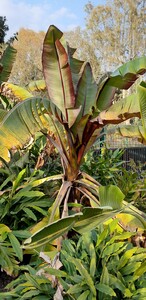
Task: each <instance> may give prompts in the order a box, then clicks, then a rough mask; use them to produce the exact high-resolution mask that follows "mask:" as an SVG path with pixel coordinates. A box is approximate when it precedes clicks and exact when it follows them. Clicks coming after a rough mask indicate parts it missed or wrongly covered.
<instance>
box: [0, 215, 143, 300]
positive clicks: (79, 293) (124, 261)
mask: <svg viewBox="0 0 146 300" xmlns="http://www.w3.org/2000/svg"><path fill="white" fill-rule="evenodd" d="M144 238H145V237H144V236H143V235H142V234H141V235H137V233H136V232H125V231H124V230H121V228H120V227H119V225H118V219H115V220H113V221H110V222H108V223H107V224H105V225H104V226H103V225H101V226H99V228H98V229H96V230H92V231H90V232H89V231H88V232H86V233H84V234H83V235H82V236H80V235H79V236H77V235H76V237H75V239H72V240H70V239H64V240H63V242H62V249H61V252H60V253H57V251H54V252H48V251H46V252H41V253H40V258H41V261H39V264H38V265H37V267H36V269H37V270H34V269H33V268H32V267H30V266H25V267H22V268H21V269H22V272H23V274H22V275H20V276H19V277H18V279H16V280H14V281H13V282H11V283H10V284H9V285H7V289H9V291H8V292H5V293H3V294H0V296H3V297H4V298H5V299H9V298H8V296H10V295H14V296H15V297H17V299H26V298H27V299H29V298H31V299H50V298H49V297H50V294H51V296H52V298H51V299H54V300H55V299H59V300H63V299H66V300H70V299H74V300H78V299H83V300H90V299H92V300H93V299H102V300H106V299H137V300H139V299H140V300H142V299H144V297H145V296H146V285H145V279H146V270H145V265H146V262H145V259H146V248H143V247H144V243H145V241H144ZM134 242H136V243H135V244H134V245H133V243H134ZM42 259H43V261H42ZM36 296H37V297H36ZM33 297H34V298H33ZM47 297H48V298H47ZM12 299H13V298H12Z"/></svg>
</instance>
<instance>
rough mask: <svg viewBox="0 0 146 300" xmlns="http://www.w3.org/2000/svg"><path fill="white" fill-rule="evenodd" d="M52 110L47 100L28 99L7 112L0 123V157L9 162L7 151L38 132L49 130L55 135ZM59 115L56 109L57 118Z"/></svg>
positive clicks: (20, 144) (19, 145) (23, 142)
mask: <svg viewBox="0 0 146 300" xmlns="http://www.w3.org/2000/svg"><path fill="white" fill-rule="evenodd" d="M52 109H53V107H52V104H50V101H49V100H47V99H41V98H29V99H27V100H25V101H23V102H21V103H19V104H17V105H16V106H15V107H14V108H13V109H12V110H11V111H9V112H8V113H7V114H6V116H5V117H4V118H3V120H2V122H1V123H0V157H2V158H3V159H5V160H6V161H9V152H8V149H10V148H12V147H13V146H16V147H21V146H22V145H24V144H25V143H26V141H28V140H29V139H30V137H31V136H32V135H34V134H35V133H36V132H37V131H39V130H45V132H46V133H47V131H48V129H51V131H53V133H56V127H54V121H53V117H51V114H52ZM54 110H55V109H54ZM54 113H55V112H54ZM59 113H60V114H61V112H59V109H58V110H57V111H56V114H57V116H58V114H59ZM50 126H51V128H49V127H50ZM60 126H61V124H60Z"/></svg>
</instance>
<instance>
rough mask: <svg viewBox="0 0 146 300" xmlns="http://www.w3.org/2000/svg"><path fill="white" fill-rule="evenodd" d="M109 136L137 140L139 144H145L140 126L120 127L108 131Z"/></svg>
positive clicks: (142, 129) (145, 140)
mask: <svg viewBox="0 0 146 300" xmlns="http://www.w3.org/2000/svg"><path fill="white" fill-rule="evenodd" d="M108 132H109V134H113V133H114V134H118V135H120V136H122V137H128V138H137V139H138V140H139V142H141V143H143V144H146V139H145V138H144V135H145V134H144V127H143V126H142V125H122V126H118V127H115V128H113V129H112V130H109V131H108Z"/></svg>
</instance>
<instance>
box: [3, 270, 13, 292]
mask: <svg viewBox="0 0 146 300" xmlns="http://www.w3.org/2000/svg"><path fill="white" fill-rule="evenodd" d="M12 280H13V277H11V276H9V275H7V274H6V273H5V272H2V271H0V292H3V291H4V288H5V286H6V285H7V284H8V283H9V282H11V281H12Z"/></svg>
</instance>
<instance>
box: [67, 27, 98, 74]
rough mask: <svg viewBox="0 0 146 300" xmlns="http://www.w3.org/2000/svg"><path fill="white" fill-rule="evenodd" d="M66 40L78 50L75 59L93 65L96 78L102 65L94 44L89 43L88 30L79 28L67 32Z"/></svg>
mask: <svg viewBox="0 0 146 300" xmlns="http://www.w3.org/2000/svg"><path fill="white" fill-rule="evenodd" d="M64 35H65V38H66V40H67V41H68V42H69V45H70V46H71V47H73V48H77V51H76V53H75V57H76V58H78V59H81V60H84V61H88V62H89V63H90V64H91V67H92V70H93V73H94V75H95V77H97V75H98V74H99V73H100V63H99V60H98V59H97V56H96V51H95V48H94V47H93V44H92V43H91V42H89V39H88V35H87V33H86V30H82V29H81V28H80V27H79V26H78V27H77V28H76V29H74V30H72V31H68V32H65V34H64Z"/></svg>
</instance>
